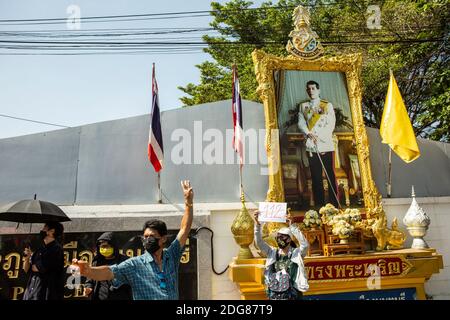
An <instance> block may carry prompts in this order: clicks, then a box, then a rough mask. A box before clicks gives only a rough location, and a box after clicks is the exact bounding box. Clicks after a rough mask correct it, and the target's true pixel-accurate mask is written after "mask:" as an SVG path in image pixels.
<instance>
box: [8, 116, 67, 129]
mask: <svg viewBox="0 0 450 320" xmlns="http://www.w3.org/2000/svg"><path fill="white" fill-rule="evenodd" d="M0 117H4V118H11V119H15V120H21V121H28V122H34V123H39V124H45V125H49V126H55V127H61V128H70V127H68V126H63V125H60V124H55V123H49V122H43V121H36V120H31V119H25V118H19V117H13V116H10V115H7V114H0Z"/></svg>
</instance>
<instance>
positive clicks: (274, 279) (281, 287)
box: [255, 211, 309, 300]
mask: <svg viewBox="0 0 450 320" xmlns="http://www.w3.org/2000/svg"><path fill="white" fill-rule="evenodd" d="M258 216H259V212H258V211H256V212H255V220H256V223H255V242H256V245H257V246H258V248H259V249H260V250H261V252H262V253H264V254H265V255H266V256H267V260H266V266H265V272H264V282H265V285H266V288H267V289H266V293H267V296H268V298H269V299H270V300H301V299H302V298H303V292H306V291H308V289H309V285H308V279H307V278H306V272H305V265H304V262H303V259H304V257H305V256H306V253H307V251H308V241H306V239H305V237H304V236H303V234H302V232H301V231H300V229H299V228H298V227H297V226H296V225H293V224H291V221H290V220H288V222H289V227H286V228H281V229H280V230H278V232H277V235H276V241H277V245H278V248H275V247H271V246H269V245H268V244H267V243H266V242H265V241H264V240H263V238H262V233H261V224H260V223H259V219H258ZM294 237H295V238H297V240H298V241H299V247H297V246H296V244H295V242H294V240H293V239H294Z"/></svg>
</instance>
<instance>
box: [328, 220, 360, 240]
mask: <svg viewBox="0 0 450 320" xmlns="http://www.w3.org/2000/svg"><path fill="white" fill-rule="evenodd" d="M354 229H355V227H354V226H352V225H351V224H350V223H348V222H347V221H345V220H344V219H340V220H338V221H337V222H336V223H334V224H333V234H334V235H336V236H339V237H341V238H348V237H350V235H351V234H352V233H353V231H354Z"/></svg>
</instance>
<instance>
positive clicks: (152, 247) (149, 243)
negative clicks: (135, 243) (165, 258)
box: [142, 237, 159, 253]
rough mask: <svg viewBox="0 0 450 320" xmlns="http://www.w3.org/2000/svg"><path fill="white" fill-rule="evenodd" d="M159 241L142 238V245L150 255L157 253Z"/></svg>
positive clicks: (152, 238) (151, 238)
mask: <svg viewBox="0 0 450 320" xmlns="http://www.w3.org/2000/svg"><path fill="white" fill-rule="evenodd" d="M158 241H159V239H156V238H154V237H148V238H142V244H143V246H144V249H145V250H147V251H148V252H149V253H155V252H156V251H158V249H159V244H158Z"/></svg>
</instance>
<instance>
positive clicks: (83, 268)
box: [72, 259, 91, 276]
mask: <svg viewBox="0 0 450 320" xmlns="http://www.w3.org/2000/svg"><path fill="white" fill-rule="evenodd" d="M72 265H73V266H75V267H78V268H79V269H80V275H82V276H87V274H88V273H89V271H90V270H91V267H90V266H89V264H88V263H87V261H83V260H77V259H73V260H72Z"/></svg>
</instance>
